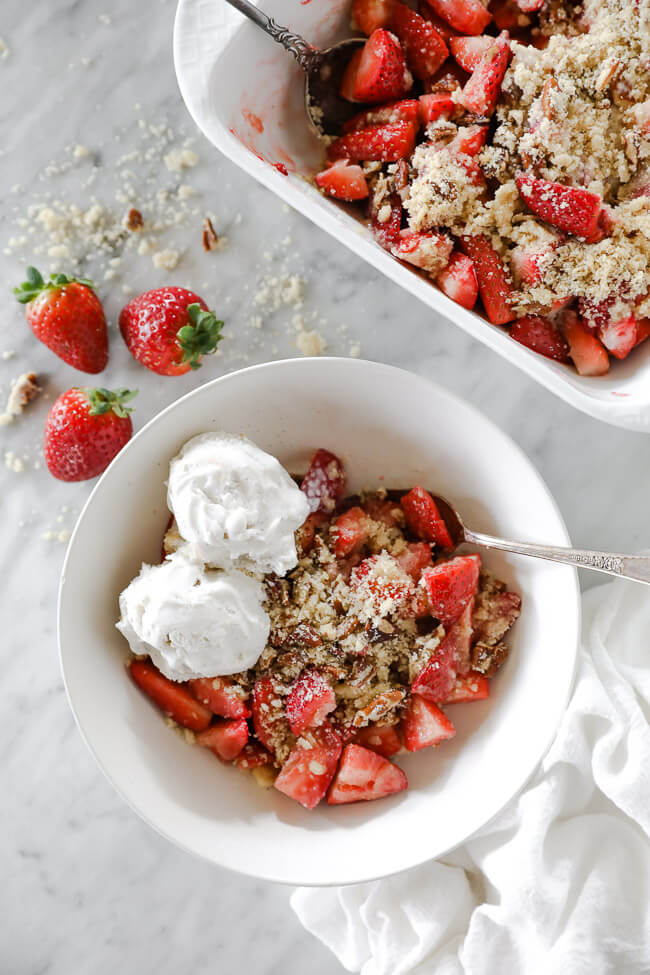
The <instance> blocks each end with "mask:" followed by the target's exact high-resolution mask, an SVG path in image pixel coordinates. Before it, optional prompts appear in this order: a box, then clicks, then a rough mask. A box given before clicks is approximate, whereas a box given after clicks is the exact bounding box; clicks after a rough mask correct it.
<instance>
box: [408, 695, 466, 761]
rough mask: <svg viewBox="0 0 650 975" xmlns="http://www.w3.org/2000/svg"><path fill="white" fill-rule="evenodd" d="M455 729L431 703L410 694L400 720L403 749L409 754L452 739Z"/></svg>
mask: <svg viewBox="0 0 650 975" xmlns="http://www.w3.org/2000/svg"><path fill="white" fill-rule="evenodd" d="M455 734H456V729H455V728H454V726H453V724H452V723H451V721H450V720H449V718H448V717H447V716H446V714H444V712H443V711H441V710H440V708H439V707H436V705H435V704H434V703H433V702H432V701H426V700H425V699H424V698H423V697H420V695H419V694H411V696H410V698H409V701H408V704H407V706H406V713H405V715H404V718H403V720H402V735H403V737H404V747H405V748H406V750H407V751H409V752H417V751H419V750H420V749H421V748H429V747H431V746H432V745H439V744H440V742H441V741H446V739H447V738H453V737H454V735H455Z"/></svg>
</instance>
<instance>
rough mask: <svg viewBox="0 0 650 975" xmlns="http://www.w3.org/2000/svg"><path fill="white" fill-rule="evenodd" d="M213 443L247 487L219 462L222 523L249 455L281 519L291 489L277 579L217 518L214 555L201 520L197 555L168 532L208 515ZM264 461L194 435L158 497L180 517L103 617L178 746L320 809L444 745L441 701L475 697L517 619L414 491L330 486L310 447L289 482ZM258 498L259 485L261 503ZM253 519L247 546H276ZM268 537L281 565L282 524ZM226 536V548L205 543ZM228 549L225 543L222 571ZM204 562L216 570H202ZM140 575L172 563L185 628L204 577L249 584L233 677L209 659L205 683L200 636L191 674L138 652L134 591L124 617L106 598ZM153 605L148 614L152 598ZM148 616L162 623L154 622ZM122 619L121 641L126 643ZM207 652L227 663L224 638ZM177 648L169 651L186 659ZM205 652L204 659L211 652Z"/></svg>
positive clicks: (401, 780) (399, 784)
mask: <svg viewBox="0 0 650 975" xmlns="http://www.w3.org/2000/svg"><path fill="white" fill-rule="evenodd" d="M219 438H221V439H219ZM193 445H196V446H194V447H193ZM217 448H218V449H219V450H221V454H220V455H219V456H220V457H222V458H223V457H225V456H226V455H225V453H224V452H223V451H224V450H225V449H227V450H229V451H235V450H240V448H241V451H245V452H246V455H247V456H248V458H249V464H250V470H249V476H248V478H247V483H248V482H251V484H252V486H250V484H249V485H248V486H247V487H246V488H241V489H240V488H238V487H237V479H236V478H234V477H230V473H229V472H227V473H226V474H223V473H222V474H221V475H220V482H219V490H218V497H216V501H218V502H222V503H223V508H224V509H225V512H226V513H225V515H224V514H223V511H222V508H221V507H220V508H219V510H220V511H221V517H222V518H224V519H225V521H224V523H225V524H227V525H231V526H232V525H234V521H233V519H232V516H231V514H229V512H231V511H234V510H235V508H236V506H237V504H238V503H239V502H238V497H239V495H238V491H239V490H242V491H243V490H246V491H248V494H249V499H252V500H250V503H251V505H253V506H254V505H255V493H256V488H255V481H256V478H257V475H256V473H255V471H256V467H255V466H254V465H258V467H257V469H259V470H261V469H262V467H263V465H266V472H265V476H266V478H267V480H269V478H270V477H271V474H272V475H273V478H274V482H273V483H274V484H275V485H276V487H277V489H278V490H279V489H280V488H281V489H282V490H283V491H285V492H286V494H285V498H286V499H287V504H289V506H290V504H293V510H294V511H295V512H296V516H297V513H298V512H299V511H300V510H301V509H300V506H299V505H298V504H297V503H296V500H297V498H298V496H299V497H300V499H301V501H302V503H303V504H305V510H306V512H307V516H306V518H304V520H303V521H302V524H300V525H299V527H297V529H296V530H295V535H294V539H293V541H294V542H295V550H294V556H295V557H294V558H293V559H292V560H291V566H292V567H290V568H289V569H288V570H287V571H285V572H284V573H283V574H279V573H277V572H274V571H272V572H269V571H267V572H265V573H259V572H256V571H254V569H255V566H254V565H253V563H252V561H251V558H250V555H251V554H252V550H247V551H248V552H249V554H248V555H246V553H245V552H244V551H243V548H241V546H240V547H239V548H236V547H235V548H233V547H232V546H236V545H238V544H239V543H238V542H237V536H236V529H232V531H233V533H234V541H233V539H232V538H229V537H228V535H227V534H226V533H225V532H224V533H223V534H222V535H220V536H219V537H220V538H221V541H220V542H219V546H221V548H220V547H219V546H218V545H217V539H216V534H217V527H215V522H214V519H213V520H212V522H211V523H210V528H211V531H212V535H213V539H212V542H211V545H212V548H211V549H210V551H208V550H206V549H204V551H203V558H208V557H209V558H211V559H212V560H213V561H212V562H211V563H208V564H205V563H202V564H199V563H198V562H197V561H196V559H197V555H196V551H195V547H194V548H193V547H192V546H193V545H194V546H196V544H198V543H201V544H203V545H205V537H204V536H203V537H202V538H200V539H194V542H193V543H192V542H190V541H188V537H189V535H188V532H187V530H185V528H184V525H185V522H186V520H187V513H188V512H190V513H191V515H192V518H193V519H194V521H193V524H196V525H201V526H204V525H206V524H207V523H208V520H209V516H210V512H209V509H208V507H207V506H206V501H205V494H206V485H208V493H209V485H210V481H209V476H210V475H209V470H208V467H207V462H208V460H209V458H210V457H211V456H216V455H215V454H214V453H213V452H214V451H215V450H216V449H217ZM188 449H189V451H190V453H192V451H193V450H194V451H196V450H198V449H200V451H201V464H202V469H201V472H200V478H201V485H202V488H201V500H200V502H198V501H196V500H192V498H193V497H194V495H193V485H194V482H192V481H191V477H190V475H191V476H192V477H196V476H197V475H196V473H195V472H191V471H190V470H189V467H188V464H187V462H186V461H187V457H188ZM211 452H212V453H211ZM255 452H257V453H255ZM242 456H243V455H242ZM270 460H274V458H270V455H265V454H263V452H262V451H259V448H255V447H254V445H252V444H250V443H249V442H248V441H244V440H243V439H242V440H238V439H237V438H234V437H230V435H225V434H220V435H212V434H203V435H200V436H199V437H196V438H194V440H193V441H190V442H189V444H187V445H186V446H185V447H184V448H183V450H182V451H181V453H180V454H179V457H178V458H176V459H175V460H174V461H172V467H171V471H170V479H169V485H170V492H169V498H170V499H171V502H172V503H171V505H170V507H172V511H173V512H174V509H175V507H177V506H178V502H179V499H181V500H182V501H183V504H184V505H185V511H184V512H183V511H182V508H181V507H179V509H178V510H179V512H181V513H180V514H179V518H180V521H181V524H180V525H179V520H178V519H177V518H176V517H174V516H173V517H172V519H171V521H170V524H169V527H168V529H167V532H166V534H165V538H164V543H163V562H162V565H161V566H160V567H155V566H146V567H143V572H142V573H141V576H139V577H138V579H136V580H134V582H133V583H132V584H131V586H130V587H129V588H128V589H127V590H125V593H123V594H122V597H121V600H120V604H121V607H122V616H123V618H122V621H121V622H120V624H119V628H120V629H121V630H122V632H123V633H124V635H125V636H127V638H128V639H129V642H130V644H131V649H132V650H133V651H134V656H133V657H132V658H131V659H130V662H129V669H130V673H131V677H132V678H133V680H134V681H135V683H136V684H137V685H138V686H139V687H140V688H141V690H142V691H144V693H145V694H147V695H148V696H149V697H150V698H151V699H152V700H153V701H154V702H155V703H156V704H157V705H158V707H159V708H160V709H161V710H162V711H163V712H165V714H166V715H167V716H168V720H169V721H170V722H171V723H172V724H173V725H174V726H180V729H181V730H182V733H183V735H184V737H185V738H186V739H188V740H190V741H192V742H195V743H196V744H198V745H199V746H202V747H204V748H207V749H209V750H210V751H212V752H213V753H214V755H215V756H216V757H217V758H218V759H219V760H221V761H222V762H226V763H232V764H233V765H234V766H236V767H237V768H238V769H241V770H244V771H249V772H251V773H252V774H253V775H254V777H255V779H256V780H257V781H258V783H259V784H260V785H262V786H264V787H271V786H273V787H275V788H276V789H277V790H278V791H280V792H282V793H284V794H285V795H286V796H288V797H289V798H291V799H294V800H295V801H297V802H299V803H300V804H301V805H302V806H304V807H305V808H306V809H312V808H314V807H315V806H316V805H317V804H318V803H319V802H320V801H321V800H323V799H325V800H326V802H327V803H329V804H332V805H337V804H342V803H348V802H356V801H359V800H372V799H378V798H381V797H384V796H388V795H391V794H393V793H397V792H400V791H402V790H404V789H406V788H407V786H408V782H407V778H406V774H405V773H404V771H403V770H402V769H401V768H400V767H399V765H397V764H395V762H394V761H392V759H393V758H394V757H395V756H396V755H397V754H398V753H399V752H401V751H403V750H405V751H406V752H415V751H419V750H420V749H423V748H428V747H432V746H436V745H439V744H441V743H442V742H444V741H445V740H447V739H450V738H452V737H453V736H454V734H455V730H454V725H453V723H452V719H451V714H449V713H447V712H446V711H445V708H446V706H447V705H450V704H453V703H456V702H463V701H465V702H468V701H478V700H483V699H485V698H487V697H488V695H489V686H490V680H491V679H492V678H493V677H494V676H495V674H496V673H497V671H498V669H499V668H500V667H501V666H502V664H503V663H504V661H505V660H506V658H507V655H508V646H507V644H506V643H505V642H504V637H505V636H506V634H507V632H508V630H509V629H510V627H511V626H512V625H513V623H514V622H515V620H516V619H517V617H518V616H519V613H520V607H521V599H520V597H519V596H518V595H517V594H516V593H514V592H509V591H507V589H506V586H505V585H504V583H502V582H500V581H499V580H498V579H496V578H494V577H493V576H492V575H491V574H490V573H489V572H487V571H485V570H484V569H483V568H482V565H481V558H480V556H479V555H478V554H464V553H463V554H458V553H455V552H454V551H453V543H452V539H451V536H450V534H449V531H448V529H447V526H446V524H445V522H444V520H443V518H442V516H441V514H440V512H439V510H438V508H437V506H436V503H435V501H434V499H433V498H432V496H431V495H430V494H429V493H428V492H427V491H426V490H424V488H422V487H421V486H416V487H414V488H412V489H411V490H409V491H386V490H384V489H380V490H378V491H368V492H364V493H362V494H361V495H357V496H346V490H345V485H346V478H345V471H344V468H343V465H342V463H341V461H340V460H339V459H338V458H337V457H336V456H335V455H333V454H331V453H330V452H329V451H327V450H322V449H321V450H318V451H316V453H315V454H314V456H313V458H312V461H311V464H310V466H309V469H308V470H307V472H306V474H305V475H304V477H302V478H295V479H294V481H293V482H291V489H290V488H289V486H288V485H287V484H285V482H284V481H283V480H282V477H281V475H280V473H279V471H277V470H275V469H274V468H273V467H272V466H269V465H270ZM275 463H276V464H277V462H275ZM175 465H176V466H175ZM178 465H181V467H180V469H179V467H178ZM278 467H279V465H278ZM179 470H180V472H179ZM281 470H282V469H281ZM269 471H270V472H271V473H268V472H269ZM233 473H235V472H233ZM284 473H285V474H286V472H284ZM287 477H288V475H287ZM179 478H180V480H179ZM290 480H291V479H289V481H290ZM269 483H271V482H270V481H269ZM297 485H299V486H300V490H297ZM181 489H182V494H181V493H180V492H181ZM294 491H295V492H296V497H295V498H294V494H293V492H294ZM267 494H268V490H266V491H265V492H264V497H265V498H266V496H267ZM233 498H234V500H233ZM197 504H200V505H201V510H198V509H197V507H196V505H197ZM267 514H268V512H267V511H266V509H263V510H262V511H261V513H257V514H255V513H254V512H252V513H251V515H250V517H249V519H248V522H247V528H246V532H247V533H248V535H250V536H251V537H253V538H254V543H255V546H256V547H257V549H258V550H259V551H262V549H263V543H266V542H268V539H269V538H270V537H271V536H270V534H269V532H270V531H271V530H272V531H273V532H275V537H276V541H277V538H278V537H279V536H278V535H277V532H278V529H277V526H275V525H274V526H273V527H272V529H271V527H269V526H271V522H270V521H269V520H268V518H267ZM265 518H266V519H267V521H266V525H267V527H266V528H265ZM181 528H183V531H184V534H183V532H181ZM284 531H285V530H284V529H283V532H284ZM251 533H252V534H251ZM242 537H244V536H243V535H242ZM283 537H284V542H283V543H282V547H283V551H284V552H285V559H286V560H288V558H289V554H290V553H289V549H288V547H287V535H286V532H285V534H284V535H283ZM265 540H266V541H265ZM230 542H232V546H231V549H230V552H229V554H228V556H227V558H226V556H224V555H223V554H219V553H222V552H223V551H224V549H223V545H225V544H226V543H230ZM267 547H268V545H267ZM276 547H277V546H276ZM233 552H237V553H238V561H237V562H236V563H235V566H234V567H233V564H232V562H233V560H232V556H233ZM210 553H212V554H210ZM265 557H267V556H265ZM178 560H180V561H178ZM215 560H216V561H217V562H218V563H219V565H220V566H226V565H227V564H228V565H229V567H227V568H217V567H215V564H214V563H215ZM246 560H248V561H246ZM176 563H177V564H176ZM285 564H287V562H286V561H285ZM175 565H176V567H174V566H175ZM157 572H164V573H169V572H173V573H176V577H177V579H178V581H177V582H176V583H175V585H174V592H173V596H174V599H175V600H176V601H177V602H176V603H174V604H173V605H174V606H177V605H178V599H179V598H181V597H182V593H181V592H180V590H179V587H181V586H182V585H183V583H182V575H183V574H188V573H189V576H190V578H189V588H188V590H187V591H188V593H190V594H191V595H190V596H189V597H188V598H189V599H191V600H195V601H198V602H197V606H198V610H197V612H198V613H200V619H199V618H198V617H197V618H196V620H195V622H194V623H193V624H192V626H193V627H194V630H196V629H197V628H198V627H199V623H200V624H201V625H205V626H206V627H207V626H208V625H212V624H211V621H212V616H213V615H214V607H213V609H212V610H211V609H210V607H209V605H208V601H210V600H215V599H219V598H221V597H220V596H219V595H218V590H217V588H215V587H216V586H217V585H218V580H219V579H220V578H221V579H222V580H223V581H222V585H225V584H226V583H228V584H230V583H229V580H231V579H232V580H234V577H235V576H236V575H238V574H239V575H241V576H243V578H244V579H246V580H247V582H246V585H247V586H248V587H253V586H255V585H258V586H260V591H261V600H262V601H261V603H260V608H261V609H263V611H264V613H265V614H266V616H267V619H268V622H267V625H266V628H265V629H264V628H263V633H262V639H261V642H260V643H259V647H258V649H256V650H255V652H254V653H253V654H252V655H251V658H250V659H251V660H253V659H254V658H256V659H255V662H253V663H249V665H248V666H247V667H246V669H240V670H238V671H236V670H235V668H234V666H233V665H232V664H231V665H230V666H227V665H224V666H223V667H219V668H218V669H219V674H218V675H217V676H212V674H211V673H210V671H209V668H210V663H209V660H210V659H211V658H210V657H209V655H208V649H209V648H207V644H206V643H205V641H204V642H203V644H202V648H201V651H200V652H201V660H202V661H203V664H202V668H203V669H202V670H201V669H200V667H199V664H198V663H197V660H198V659H199V658H198V657H196V656H195V657H194V658H192V659H193V660H194V663H193V665H192V666H193V668H194V676H192V677H190V678H189V679H187V678H186V677H184V676H179V674H178V673H177V672H175V671H174V670H173V667H172V663H171V657H170V656H169V653H167V654H166V655H165V653H164V652H163V656H160V657H158V656H157V651H156V650H155V649H154V648H151V651H150V652H149V654H147V652H146V649H147V646H146V639H149V640H153V639H154V638H153V637H152V636H147V635H146V634H144V635H143V630H142V627H141V626H140V624H141V623H142V618H143V614H144V615H146V613H147V611H148V609H147V605H148V604H147V599H146V598H145V597H144V596H143V595H142V593H141V592H140V595H139V596H138V600H137V606H138V607H139V608H138V609H137V612H134V613H131V615H129V613H128V612H127V611H126V609H127V603H128V598H125V600H124V602H123V597H127V596H128V593H129V592H130V591H133V592H135V590H133V587H134V586H140V587H142V579H143V578H144V579H145V580H146V579H147V578H150V577H151V576H152V575H154V574H155V573H157ZM143 573H145V574H146V575H144V576H143ZM242 581H243V580H242ZM232 585H233V587H234V586H235V583H234V581H233V582H232ZM208 587H210V588H208ZM159 591H160V589H159ZM251 592H252V588H251ZM202 594H203V595H202ZM206 600H207V601H206ZM132 602H133V599H132ZM157 605H160V607H161V608H160V613H161V614H162V615H163V616H164V614H165V612H166V608H165V602H164V600H163V601H162V602H161V601H160V600H159V604H157ZM172 608H173V607H172ZM190 609H191V607H188V606H182V607H178V608H175V609H174V611H173V614H172V617H173V620H172V622H170V623H169V624H168V625H169V627H170V629H169V631H168V633H169V635H168V636H165V637H164V639H163V640H162V643H161V644H160V645H161V646H162V648H163V651H165V647H167V649H168V645H169V643H170V641H171V643H173V642H174V640H176V641H177V642H178V633H177V630H178V628H180V626H181V623H180V622H178V618H179V615H180V616H182V617H183V621H184V623H185V621H186V620H188V619H189V616H190ZM246 612H248V610H246ZM251 613H252V611H251ZM158 623H159V624H160V626H161V627H162V626H164V622H160V620H158V619H157V620H156V624H158ZM229 625H230V627H231V630H230V631H229V632H230V633H231V634H233V636H232V638H233V639H237V638H238V634H237V632H236V631H235V630H233V629H232V627H233V626H234V624H233V623H232V619H231V622H230V624H229ZM139 626H140V629H138V627H139ZM134 627H135V628H136V629H138V640H139V642H138V641H136V640H135V639H134V637H133V632H132V631H133V628H134ZM185 632H186V634H187V633H188V628H186V630H185ZM185 643H186V644H187V638H186V639H185ZM181 649H182V648H181ZM179 652H180V651H179ZM225 656H226V658H227V659H228V660H233V661H234V660H235V657H233V656H232V652H231V651H230V649H229V648H228V649H226V652H225ZM153 658H155V660H156V664H158V666H156V665H155V664H154V660H153ZM189 659H190V658H188V657H186V658H185V665H184V666H185V667H186V668H187V666H189V664H188V661H189ZM212 659H215V660H217V661H218V660H220V659H221V655H220V653H219V652H218V653H217V654H216V656H214V657H213V658H212ZM160 666H163V669H165V670H167V675H165V673H161V671H160ZM175 666H177V667H178V666H179V664H178V663H176V664H175ZM168 668H171V669H168ZM185 673H187V669H186V671H185ZM212 673H214V671H213V672H212Z"/></svg>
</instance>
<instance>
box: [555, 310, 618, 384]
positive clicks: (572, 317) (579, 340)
mask: <svg viewBox="0 0 650 975" xmlns="http://www.w3.org/2000/svg"><path fill="white" fill-rule="evenodd" d="M562 325H563V328H564V334H565V336H566V340H567V342H568V343H569V354H570V356H571V358H572V359H573V363H574V365H575V367H576V369H577V370H578V372H579V374H580V375H581V376H604V375H605V373H607V372H609V356H608V355H607V350H606V349H605V347H604V345H603V343H602V342H601V341H600V339H598V338H596V336H595V335H594V334H593V332H591V331H590V330H589V329H588V328H586V327H585V325H584V323H583V322H582V321H581V319H580V318H579V317H578V316H577V315H576V313H575V312H572V311H569V312H565V314H564V318H563V323H562Z"/></svg>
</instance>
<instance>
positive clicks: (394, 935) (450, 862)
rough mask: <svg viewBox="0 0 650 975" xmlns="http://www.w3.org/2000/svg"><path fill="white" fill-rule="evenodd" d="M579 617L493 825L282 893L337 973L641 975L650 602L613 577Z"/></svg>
mask: <svg viewBox="0 0 650 975" xmlns="http://www.w3.org/2000/svg"><path fill="white" fill-rule="evenodd" d="M583 610H584V623H583V640H582V647H581V648H580V651H579V662H578V672H577V678H576V684H575V688H574V692H573V696H572V698H571V702H570V704H569V707H568V709H567V712H566V714H565V716H564V719H563V721H562V723H561V725H560V727H559V729H558V733H557V737H556V739H555V741H554V743H553V745H552V746H551V748H550V750H549V752H548V753H547V755H546V757H545V759H544V761H543V762H542V764H541V766H540V768H539V770H538V771H537V773H536V774H535V776H534V777H533V779H532V780H531V781H530V782H529V784H528V785H527V786H526V788H525V789H524V791H523V792H522V793H521V794H520V795H519V797H518V798H517V799H516V800H513V802H512V803H510V805H509V806H508V808H507V809H506V810H504V811H503V812H502V813H501V814H500V815H499V817H498V818H497V819H495V820H494V821H493V822H492V823H490V824H489V825H488V826H487V827H485V828H484V829H483V830H482V831H481V832H480V833H478V834H477V835H476V836H474V837H473V838H472V839H471V840H469V841H468V842H467V843H466V844H465V845H464V846H463V847H461V848H460V849H458V850H456V851H455V852H454V853H453V854H450V855H449V856H447V857H445V858H444V860H443V861H434V862H430V863H426V864H424V865H423V866H421V867H418V868H416V869H415V870H411V871H409V872H408V873H405V874H401V875H399V876H397V877H392V878H388V879H386V880H381V881H376V882H373V883H369V884H360V885H357V886H353V887H342V888H329V889H312V888H300V889H298V890H296V891H295V892H294V893H293V895H292V898H291V904H292V907H293V909H294V911H295V912H296V914H297V915H298V917H299V919H300V920H301V922H302V923H303V925H304V926H305V927H306V928H307V930H309V931H310V932H311V933H312V934H314V935H315V936H316V937H318V938H320V940H321V941H323V942H324V943H325V944H326V945H327V946H328V947H329V948H330V949H331V950H332V951H333V952H334V953H335V954H336V956H337V957H338V959H339V960H340V962H341V964H342V965H343V966H344V967H345V968H346V969H347V970H348V971H351V972H357V971H359V972H361V973H362V975H406V973H417V975H424V973H432V975H433V973H435V975H556V973H557V975H610V973H611V975H644V973H645V975H647V973H650V842H649V837H650V728H649V725H648V720H649V717H650V590H648V589H647V588H646V587H645V586H642V585H638V584H635V583H626V582H621V581H615V582H612V583H609V584H608V585H605V586H599V587H597V588H595V589H591V590H589V591H588V592H587V593H586V594H585V596H584V597H583Z"/></svg>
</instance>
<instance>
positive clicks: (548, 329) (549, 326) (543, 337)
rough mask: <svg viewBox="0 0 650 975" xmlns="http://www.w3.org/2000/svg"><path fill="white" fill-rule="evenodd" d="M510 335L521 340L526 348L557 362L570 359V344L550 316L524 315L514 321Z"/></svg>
mask: <svg viewBox="0 0 650 975" xmlns="http://www.w3.org/2000/svg"><path fill="white" fill-rule="evenodd" d="M510 335H511V336H512V338H513V339H514V340H515V342H520V343H521V345H525V346H526V348H528V349H532V350H533V352H538V353H539V355H543V356H546V358H547V359H555V361H556V362H568V361H569V346H568V345H567V343H566V341H565V339H564V336H563V335H562V334H561V332H559V331H558V329H557V328H556V327H555V325H554V324H553V322H551V321H549V319H548V318H542V316H541V315H524V317H523V318H518V319H517V321H516V322H513V324H512V328H511V329H510Z"/></svg>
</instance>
